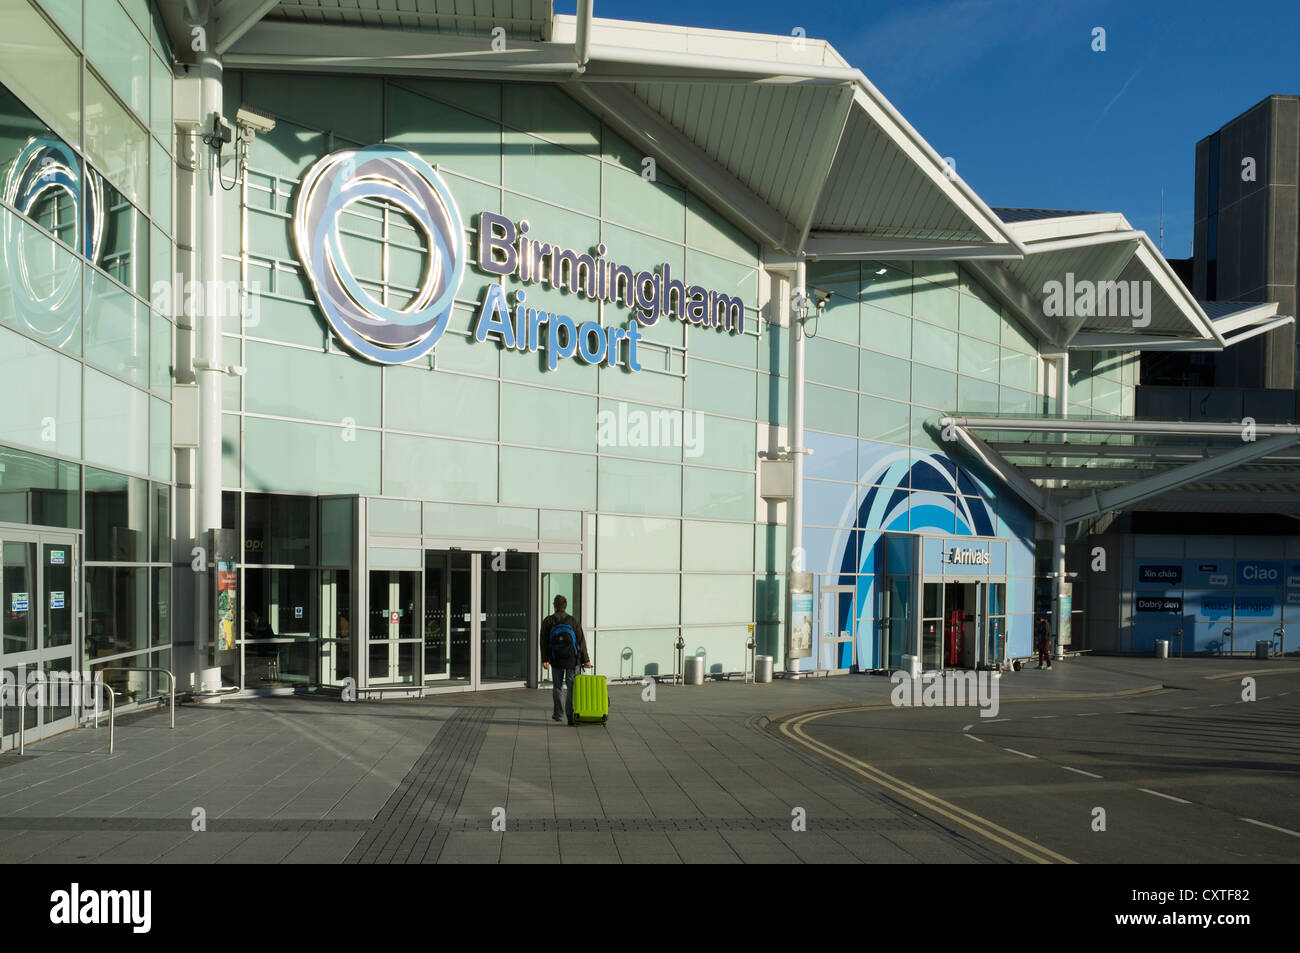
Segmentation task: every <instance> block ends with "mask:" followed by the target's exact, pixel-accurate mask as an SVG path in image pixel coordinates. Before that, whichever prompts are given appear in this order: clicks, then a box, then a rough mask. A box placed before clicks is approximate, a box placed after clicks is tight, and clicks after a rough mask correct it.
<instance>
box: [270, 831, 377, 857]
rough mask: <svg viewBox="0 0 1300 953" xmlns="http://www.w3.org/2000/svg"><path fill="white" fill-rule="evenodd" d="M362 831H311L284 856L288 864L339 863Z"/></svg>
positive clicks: (355, 843) (355, 842)
mask: <svg viewBox="0 0 1300 953" xmlns="http://www.w3.org/2000/svg"><path fill="white" fill-rule="evenodd" d="M361 837H362V835H361V834H360V833H350V832H336V831H309V832H308V833H307V836H306V837H304V838H303V839H302V840H301V841H300V842H299V843H298V846H297V847H295V848H294V849H293V850H291V851H290V852H289V853H288V854H287V855H286V856H285V858H284V861H283V862H284V863H286V864H338V863H342V861H343V859H344V858H345V857H347V856H348V854H349V853H350V852H351V851H352V849H353V848H354V847H356V845H357V842H358V841H359V840H361Z"/></svg>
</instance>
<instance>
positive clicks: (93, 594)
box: [86, 566, 149, 658]
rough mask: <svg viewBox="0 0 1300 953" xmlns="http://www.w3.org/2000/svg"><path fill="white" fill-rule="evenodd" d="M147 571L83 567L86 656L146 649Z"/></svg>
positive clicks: (147, 619) (109, 567) (147, 620)
mask: <svg viewBox="0 0 1300 953" xmlns="http://www.w3.org/2000/svg"><path fill="white" fill-rule="evenodd" d="M147 571H148V570H145V569H127V568H119V567H113V566H87V567H86V656H87V657H88V658H98V657H100V656H104V655H115V654H117V653H118V652H129V651H131V650H132V649H144V648H148V646H149V632H148V629H149V611H148V601H149V594H148V583H149V580H148V576H147V575H146V573H147Z"/></svg>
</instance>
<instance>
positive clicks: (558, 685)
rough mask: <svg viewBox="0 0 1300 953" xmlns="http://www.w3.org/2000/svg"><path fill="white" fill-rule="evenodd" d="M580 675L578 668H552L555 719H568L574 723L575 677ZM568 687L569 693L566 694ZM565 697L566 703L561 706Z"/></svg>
mask: <svg viewBox="0 0 1300 953" xmlns="http://www.w3.org/2000/svg"><path fill="white" fill-rule="evenodd" d="M577 674H578V670H577V669H576V668H560V667H559V666H558V665H552V666H551V698H552V700H553V701H554V702H555V711H554V712H552V715H553V717H555V718H567V719H568V720H569V721H573V677H574V676H575V675H577ZM566 683H567V685H568V689H569V690H568V691H567V692H565V691H564V688H565V685H566ZM561 696H563V698H564V702H563V703H562V704H561V702H560V697H561Z"/></svg>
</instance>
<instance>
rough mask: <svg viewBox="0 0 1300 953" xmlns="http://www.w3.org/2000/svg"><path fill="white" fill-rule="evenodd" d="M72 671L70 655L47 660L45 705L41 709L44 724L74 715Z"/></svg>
mask: <svg viewBox="0 0 1300 953" xmlns="http://www.w3.org/2000/svg"><path fill="white" fill-rule="evenodd" d="M72 671H73V669H72V656H70V655H67V656H64V657H63V658H57V659H48V660H46V662H45V706H44V707H43V708H42V709H41V721H42V722H43V723H44V724H47V725H48V724H50V723H51V722H55V721H61V720H63V719H64V718H71V717H72V695H73V684H72V677H71V676H72ZM59 676H63V677H62V678H60V677H59Z"/></svg>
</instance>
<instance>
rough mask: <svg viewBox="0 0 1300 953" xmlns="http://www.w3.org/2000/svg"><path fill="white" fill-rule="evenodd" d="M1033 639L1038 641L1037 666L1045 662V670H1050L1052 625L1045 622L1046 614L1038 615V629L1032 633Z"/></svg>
mask: <svg viewBox="0 0 1300 953" xmlns="http://www.w3.org/2000/svg"><path fill="white" fill-rule="evenodd" d="M1034 641H1036V642H1037V643H1038V667H1039V668H1042V667H1043V663H1044V662H1045V663H1047V670H1048V671H1049V672H1050V671H1051V670H1052V627H1051V626H1050V625H1048V624H1047V617H1046V616H1039V617H1038V631H1037V632H1036V633H1035V635H1034Z"/></svg>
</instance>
